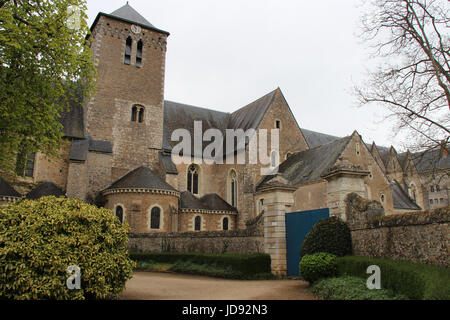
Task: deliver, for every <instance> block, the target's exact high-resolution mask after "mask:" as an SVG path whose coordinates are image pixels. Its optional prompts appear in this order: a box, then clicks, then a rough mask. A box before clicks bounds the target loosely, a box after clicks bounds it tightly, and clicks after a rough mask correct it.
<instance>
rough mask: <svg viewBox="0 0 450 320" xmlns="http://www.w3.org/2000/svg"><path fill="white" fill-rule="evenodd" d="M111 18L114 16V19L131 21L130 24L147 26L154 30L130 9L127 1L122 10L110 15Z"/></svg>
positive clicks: (145, 20)
mask: <svg viewBox="0 0 450 320" xmlns="http://www.w3.org/2000/svg"><path fill="white" fill-rule="evenodd" d="M111 16H114V17H117V18H120V19H123V20H128V21H132V22H135V23H137V24H140V25H142V26H147V27H149V28H155V26H154V25H152V24H151V23H150V22H148V20H147V19H145V18H144V17H143V16H142V15H140V14H139V12H137V11H136V10H134V9H133V7H131V6H130V5H129V4H128V1H127V4H126V5H124V6H123V7H122V8H119V9H117V10H116V11H114V12H113V13H111Z"/></svg>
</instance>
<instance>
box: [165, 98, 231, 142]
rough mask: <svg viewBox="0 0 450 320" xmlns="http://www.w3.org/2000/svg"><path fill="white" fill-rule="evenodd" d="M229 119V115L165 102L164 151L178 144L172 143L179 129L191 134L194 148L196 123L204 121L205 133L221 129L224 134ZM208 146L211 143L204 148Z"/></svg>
mask: <svg viewBox="0 0 450 320" xmlns="http://www.w3.org/2000/svg"><path fill="white" fill-rule="evenodd" d="M229 118H230V115H229V114H228V113H224V112H220V111H214V110H209V109H205V108H199V107H194V106H191V105H186V104H182V103H177V102H172V101H165V102H164V131H163V135H164V137H163V141H164V142H165V144H166V145H165V146H164V149H168V150H171V149H172V148H173V147H174V146H175V145H177V144H178V142H172V141H171V138H172V133H173V132H174V131H175V130H177V129H186V130H188V131H189V132H190V133H191V138H192V144H191V146H192V148H194V143H193V141H194V121H202V129H203V132H205V131H206V130H208V129H219V130H220V131H221V132H222V133H224V132H225V129H226V128H227V125H228V122H229ZM208 144H209V143H206V142H205V143H204V147H206V146H207V145H208Z"/></svg>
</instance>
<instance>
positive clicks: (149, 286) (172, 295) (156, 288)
mask: <svg viewBox="0 0 450 320" xmlns="http://www.w3.org/2000/svg"><path fill="white" fill-rule="evenodd" d="M120 299H121V300H315V299H316V298H315V297H314V295H313V294H312V293H310V292H309V290H308V283H305V282H303V281H299V280H273V281H240V280H225V279H216V278H208V277H199V276H190V275H180V274H170V273H153V272H135V274H134V277H133V279H131V280H129V281H128V282H127V284H126V289H125V291H124V292H123V293H122V295H121V296H120Z"/></svg>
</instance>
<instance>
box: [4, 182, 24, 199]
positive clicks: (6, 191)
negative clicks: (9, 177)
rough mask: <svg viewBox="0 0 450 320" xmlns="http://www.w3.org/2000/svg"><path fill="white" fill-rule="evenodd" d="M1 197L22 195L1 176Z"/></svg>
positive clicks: (18, 196) (19, 196)
mask: <svg viewBox="0 0 450 320" xmlns="http://www.w3.org/2000/svg"><path fill="white" fill-rule="evenodd" d="M0 197H14V198H21V197H22V195H21V194H20V193H18V192H17V191H16V190H14V188H13V187H11V186H10V185H9V184H8V183H7V182H6V181H5V180H3V179H2V178H0Z"/></svg>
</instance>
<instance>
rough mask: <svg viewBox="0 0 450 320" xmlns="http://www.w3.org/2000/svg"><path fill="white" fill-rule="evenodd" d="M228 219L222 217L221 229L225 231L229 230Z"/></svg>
mask: <svg viewBox="0 0 450 320" xmlns="http://www.w3.org/2000/svg"><path fill="white" fill-rule="evenodd" d="M229 224H230V220H229V219H228V218H224V219H223V222H222V226H223V230H225V231H227V230H229V228H230V226H229Z"/></svg>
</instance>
